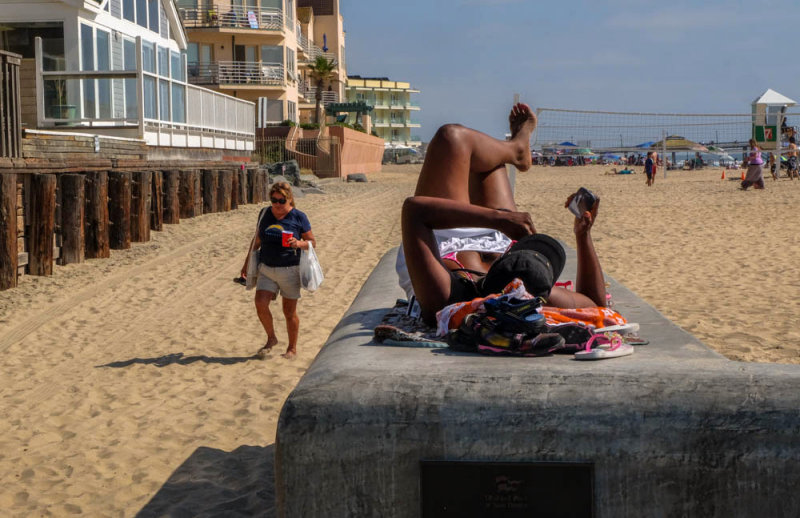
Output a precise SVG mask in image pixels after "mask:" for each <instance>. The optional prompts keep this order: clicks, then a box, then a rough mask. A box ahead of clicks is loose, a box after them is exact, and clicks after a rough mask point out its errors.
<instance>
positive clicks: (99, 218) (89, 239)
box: [84, 171, 111, 259]
mask: <svg viewBox="0 0 800 518" xmlns="http://www.w3.org/2000/svg"><path fill="white" fill-rule="evenodd" d="M108 232H109V225H108V173H107V172H106V171H97V172H91V173H87V174H86V233H85V235H84V239H85V242H86V248H85V250H86V258H87V259H101V258H106V257H109V256H110V255H111V253H110V251H109V234H108Z"/></svg>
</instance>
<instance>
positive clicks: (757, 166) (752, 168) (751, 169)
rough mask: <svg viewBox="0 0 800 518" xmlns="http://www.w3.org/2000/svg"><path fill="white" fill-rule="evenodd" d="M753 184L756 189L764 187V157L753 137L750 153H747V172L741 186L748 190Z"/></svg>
mask: <svg viewBox="0 0 800 518" xmlns="http://www.w3.org/2000/svg"><path fill="white" fill-rule="evenodd" d="M751 185H752V186H754V188H755V189H763V188H764V159H763V158H761V150H760V149H759V148H758V146H757V145H756V141H755V140H753V139H750V153H749V154H748V155H747V174H746V175H745V178H744V180H743V181H742V187H741V188H742V190H743V191H746V190H747V189H748V188H749V187H750V186H751Z"/></svg>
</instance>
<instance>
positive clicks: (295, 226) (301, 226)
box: [258, 207, 311, 266]
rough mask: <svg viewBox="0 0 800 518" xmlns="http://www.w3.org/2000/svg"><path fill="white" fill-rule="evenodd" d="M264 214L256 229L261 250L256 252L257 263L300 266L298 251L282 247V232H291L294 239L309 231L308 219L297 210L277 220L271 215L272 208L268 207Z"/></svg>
mask: <svg viewBox="0 0 800 518" xmlns="http://www.w3.org/2000/svg"><path fill="white" fill-rule="evenodd" d="M266 210H267V212H266V214H264V217H263V218H261V226H260V227H259V228H258V237H259V239H261V249H260V250H259V252H258V258H259V261H260V262H262V263H264V264H266V265H267V266H295V265H298V264H300V249H299V248H289V247H284V246H282V244H281V243H282V235H281V233H282V232H283V231H287V232H292V234H294V238H295V239H301V237H302V235H303V234H305V233H306V232H308V231H309V230H311V223H309V222H308V217H307V216H306V215H305V214H304V213H302V212H300V211H299V210H297V209H292V210H291V211H289V213H288V214H287V215H286V216H284V217H283V219H281V220H279V219H277V218H276V217H275V216H273V215H272V207H268V208H267V209H266Z"/></svg>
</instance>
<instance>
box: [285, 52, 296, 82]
mask: <svg viewBox="0 0 800 518" xmlns="http://www.w3.org/2000/svg"><path fill="white" fill-rule="evenodd" d="M294 69H295V66H294V50H293V49H290V48H287V49H286V71H287V72H288V73H289V76H290V77H292V78H294V77H295V73H294Z"/></svg>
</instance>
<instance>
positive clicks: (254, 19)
mask: <svg viewBox="0 0 800 518" xmlns="http://www.w3.org/2000/svg"><path fill="white" fill-rule="evenodd" d="M177 5H178V12H179V14H180V16H181V19H182V21H183V26H184V28H185V30H186V35H187V38H188V40H189V44H188V48H187V62H188V80H189V82H190V83H194V84H200V85H204V86H206V87H208V88H212V89H214V90H217V91H220V92H224V93H226V94H229V95H233V96H234V97H237V98H239V99H246V100H249V101H252V102H254V103H255V104H256V127H266V126H270V125H274V124H277V123H280V122H281V121H284V120H286V119H289V120H292V121H294V122H301V121H307V120H310V119H311V118H313V111H314V105H315V95H316V88H315V84H314V81H312V80H311V78H310V75H309V73H308V65H309V64H311V63H313V62H314V60H315V59H316V58H317V57H318V56H324V57H326V58H328V59H332V60H334V61H335V62H336V63H337V68H336V71H335V73H334V76H333V80H332V81H331V88H330V90H328V89H327V88H326V91H325V92H324V95H323V103H324V104H328V103H331V102H338V101H339V100H340V99H342V98H343V93H344V81H345V78H346V68H345V59H344V55H345V38H344V30H343V22H342V16H341V14H340V13H339V1H338V0H322V1H313V0H220V1H214V0H177Z"/></svg>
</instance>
